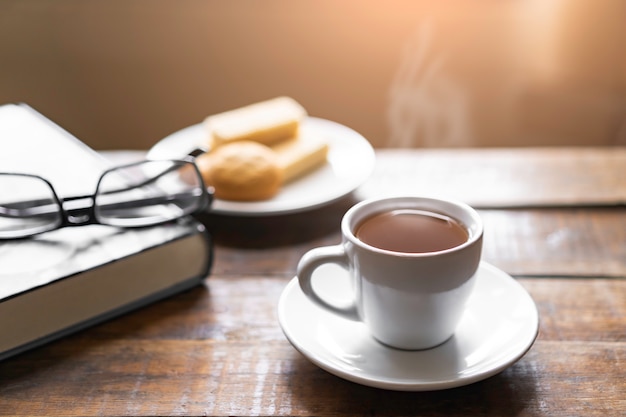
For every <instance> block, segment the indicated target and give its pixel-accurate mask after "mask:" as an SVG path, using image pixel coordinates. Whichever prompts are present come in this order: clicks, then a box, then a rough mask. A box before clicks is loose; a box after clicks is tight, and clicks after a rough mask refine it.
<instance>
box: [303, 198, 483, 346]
mask: <svg viewBox="0 0 626 417" xmlns="http://www.w3.org/2000/svg"><path fill="white" fill-rule="evenodd" d="M394 210H419V211H423V212H428V213H435V214H436V215H442V216H446V217H449V218H451V219H454V220H456V222H458V223H459V224H460V225H462V226H463V227H464V228H465V230H466V232H467V235H468V237H467V240H465V241H464V242H463V243H461V244H459V245H458V246H455V247H452V248H449V249H444V250H439V251H433V252H418V253H412V252H395V251H391V250H385V249H380V248H377V247H375V246H372V245H369V244H366V243H364V242H363V241H361V240H360V239H359V238H357V237H356V235H355V233H356V228H357V227H358V226H359V225H360V224H361V223H362V222H363V221H364V220H365V219H368V218H371V216H373V215H375V214H378V213H383V212H391V211H394ZM341 233H342V243H341V244H339V245H336V246H325V247H319V248H315V249H312V250H310V251H309V252H307V253H306V254H305V255H304V256H303V257H302V258H301V260H300V262H299V264H298V269H297V276H298V281H299V284H300V288H301V289H302V291H303V292H304V294H305V295H306V296H307V297H308V298H309V299H310V300H312V301H313V302H314V303H316V304H317V305H319V306H320V307H322V308H324V309H326V310H328V311H331V312H333V313H335V314H338V315H340V316H343V317H344V318H349V319H353V320H360V321H362V322H363V323H365V325H366V326H367V328H368V329H369V331H370V333H371V334H372V336H373V337H374V338H375V339H377V340H378V341H379V342H381V343H383V344H385V345H388V346H391V347H395V348H399V349H408V350H417V349H427V348H432V347H434V346H437V345H439V344H441V343H443V342H445V341H446V340H448V339H449V338H450V337H451V336H452V335H453V334H454V331H455V329H456V327H457V325H458V323H459V321H460V319H461V316H462V314H463V312H464V309H465V304H466V301H467V299H468V298H469V296H470V294H471V291H472V288H473V284H474V280H475V279H474V278H475V275H476V271H477V270H478V266H479V263H480V258H481V251H482V238H483V223H482V220H481V218H480V216H479V215H478V213H477V212H476V211H475V210H474V209H473V208H471V207H470V206H468V205H467V204H464V203H460V202H455V201H451V200H443V199H437V198H427V197H412V196H408V197H387V198H380V199H371V200H366V201H362V202H360V203H358V204H356V205H355V206H353V207H352V208H350V209H349V210H348V211H347V212H346V214H345V215H344V217H343V219H342V221H341ZM419 238H420V237H419V236H415V239H419ZM328 263H333V264H338V265H340V266H342V267H344V268H346V269H347V270H348V271H349V276H350V279H351V281H352V287H353V289H354V300H353V302H352V303H351V305H350V306H348V307H345V306H339V305H335V304H333V303H332V302H330V301H329V300H327V299H325V298H324V297H323V296H322V295H321V294H319V293H318V292H317V291H316V290H315V285H314V279H313V277H314V271H315V270H316V269H317V268H318V267H320V266H322V265H324V264H328Z"/></svg>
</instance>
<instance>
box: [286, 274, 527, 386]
mask: <svg viewBox="0 0 626 417" xmlns="http://www.w3.org/2000/svg"><path fill="white" fill-rule="evenodd" d="M321 271H325V272H321ZM320 272H321V275H323V276H320V277H319V278H322V279H320V280H319V281H322V283H321V284H322V285H323V286H326V287H327V286H328V284H329V283H331V281H335V282H337V280H339V281H344V282H345V281H347V279H342V278H347V277H346V276H345V274H346V272H345V271H344V270H342V269H340V268H339V267H334V266H333V267H332V268H327V266H324V267H322V268H318V273H320ZM342 274H343V276H341V275H342ZM326 290H327V288H326ZM335 290H337V288H335ZM339 290H340V291H345V289H341V288H340V289H339ZM320 291H324V288H321V289H320ZM278 319H279V322H280V325H281V327H282V329H283V332H284V333H285V336H286V337H287V339H288V340H289V341H290V342H291V344H292V345H293V346H294V347H295V348H296V349H297V350H298V351H300V352H301V353H302V354H303V355H304V356H306V357H307V358H308V359H309V360H310V361H312V362H313V363H315V364H316V365H318V366H319V367H321V368H322V369H325V370H326V371H328V372H330V373H332V374H334V375H336V376H339V377H341V378H344V379H347V380H349V381H353V382H356V383H359V384H363V385H368V386H372V387H377V388H384V389H389V390H398V391H431V390H440V389H447V388H453V387H458V386H462V385H467V384H471V383H473V382H476V381H480V380H482V379H485V378H488V377H490V376H492V375H495V374H497V373H499V372H501V371H502V370H504V369H505V368H507V367H508V366H510V365H512V364H513V363H515V362H516V361H517V360H519V359H520V358H521V357H522V356H523V355H524V354H525V353H526V352H527V351H528V350H529V349H530V347H531V346H532V344H533V343H534V341H535V339H536V337H537V333H538V330H539V315H538V312H537V307H536V306H535V303H534V301H533V300H532V298H531V297H530V295H529V294H528V293H527V292H526V290H525V289H524V288H523V287H522V286H521V285H520V284H519V283H518V282H517V281H516V280H515V279H513V278H512V277H511V276H509V275H508V274H506V273H505V272H503V271H501V270H499V269H498V268H496V267H494V266H492V265H490V264H487V263H485V262H483V263H481V266H480V269H479V271H478V277H477V280H476V286H475V290H474V293H473V294H472V296H471V298H470V300H469V301H468V307H467V311H466V313H465V315H464V316H463V318H462V320H461V323H460V324H459V327H458V328H457V331H456V334H455V335H454V336H453V337H452V338H451V339H449V340H448V341H447V342H445V343H444V344H442V345H440V346H438V347H435V348H433V349H429V350H422V351H403V350H398V349H393V348H389V347H386V346H384V345H382V344H380V343H378V342H377V341H375V340H374V339H373V338H372V337H371V336H370V335H369V333H368V331H367V330H366V328H365V327H364V325H363V324H362V323H360V322H355V321H350V320H346V319H343V318H340V317H338V316H335V315H334V314H332V313H329V312H327V311H325V310H322V309H320V308H319V307H317V306H316V305H314V304H313V303H311V302H310V301H309V299H308V298H306V296H305V295H304V294H303V293H302V291H301V290H300V286H299V285H298V281H297V278H294V279H293V280H291V282H289V284H288V285H287V287H286V288H285V290H284V291H283V293H282V295H281V297H280V301H279V304H278Z"/></svg>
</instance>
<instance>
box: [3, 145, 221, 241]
mask: <svg viewBox="0 0 626 417" xmlns="http://www.w3.org/2000/svg"><path fill="white" fill-rule="evenodd" d="M150 162H171V163H172V164H173V165H172V167H173V168H174V167H175V168H176V169H181V166H180V165H182V164H184V165H185V166H189V167H190V168H191V169H192V170H193V171H194V173H195V175H196V179H197V181H198V187H199V188H200V190H201V195H200V197H199V201H198V203H197V205H195V207H194V208H193V210H190V211H189V212H188V213H183V214H181V215H180V216H176V217H173V218H169V219H165V220H161V221H157V222H150V223H146V224H141V225H133V226H123V227H124V228H141V227H149V226H156V225H159V224H164V223H168V222H170V221H174V220H177V219H179V218H181V217H184V216H186V215H192V214H195V213H198V212H201V211H203V210H205V209H207V208H208V207H210V206H211V204H212V203H213V191H212V188H207V187H206V185H205V183H204V180H203V178H202V174H201V173H200V170H199V169H198V166H197V165H196V164H195V162H194V158H193V157H192V156H189V157H186V158H183V159H166V160H149V159H145V160H141V161H136V162H132V163H128V164H123V165H116V166H113V167H110V168H107V169H106V170H104V171H103V172H102V174H101V175H100V178H99V179H98V182H97V183H96V188H95V190H94V192H93V193H91V194H86V195H79V196H70V197H64V198H59V195H58V193H57V191H56V189H55V188H54V186H53V184H52V183H51V182H50V181H48V180H47V179H46V178H44V177H42V176H40V175H37V174H30V173H21V172H0V175H15V176H21V177H29V178H37V179H38V180H40V181H43V182H44V183H45V184H46V185H47V186H48V187H49V188H50V191H51V192H52V194H51V200H52V201H51V202H50V204H51V205H54V206H55V210H54V212H55V213H59V220H60V221H58V222H57V223H55V224H52V223H51V224H50V225H49V227H42V230H36V231H33V232H29V233H27V234H24V235H19V234H16V235H15V237H3V236H1V235H0V241H2V240H9V239H21V238H28V237H31V236H36V235H39V234H42V233H47V232H51V231H53V230H58V229H62V228H65V227H76V226H86V225H91V224H101V225H108V226H117V227H121V226H119V224H115V223H113V222H109V221H106V220H103V219H102V218H100V216H99V215H98V213H97V211H96V197H97V196H98V195H99V193H98V191H99V190H100V187H101V183H102V180H103V178H104V177H106V175H107V174H109V173H111V172H113V171H117V170H121V169H127V168H132V167H134V166H139V165H142V164H146V163H150ZM170 171H171V169H168V170H165V171H164V172H161V173H159V175H156V176H154V177H150V178H147V179H146V181H144V182H142V183H139V184H133V186H132V187H129V188H127V189H124V190H116V191H126V190H130V189H134V188H140V187H143V186H145V185H147V184H149V183H150V182H153V181H155V180H157V179H158V178H160V177H161V176H163V175H165V174H166V173H168V172H170ZM152 199H155V200H157V198H154V197H148V198H143V199H140V200H134V201H132V202H122V203H116V207H117V206H120V207H121V206H123V205H125V204H133V203H135V204H136V203H137V202H142V203H144V204H145V203H146V202H148V201H150V200H152ZM80 200H88V201H89V202H90V203H89V204H88V205H82V206H79V207H75V208H69V209H68V208H66V204H67V203H68V202H72V201H80ZM167 200H171V201H175V200H176V195H172V196H169V198H168V199H167ZM167 200H166V201H167ZM158 201H160V202H161V203H163V202H164V200H163V197H159V198H158ZM166 201H165V202H166Z"/></svg>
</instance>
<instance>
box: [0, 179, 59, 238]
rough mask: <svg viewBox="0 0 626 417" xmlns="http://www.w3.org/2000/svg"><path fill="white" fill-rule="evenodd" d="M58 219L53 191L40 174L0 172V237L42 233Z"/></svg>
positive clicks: (56, 203) (55, 223) (57, 207)
mask: <svg viewBox="0 0 626 417" xmlns="http://www.w3.org/2000/svg"><path fill="white" fill-rule="evenodd" d="M61 223H62V216H61V210H60V208H59V204H58V201H57V199H56V197H55V194H54V191H53V190H52V187H51V186H50V184H49V183H47V182H46V181H44V180H43V179H42V178H39V177H35V176H29V175H19V174H0V238H7V237H9V238H15V237H23V236H29V235H32V234H37V233H42V232H45V231H48V230H52V229H55V228H57V227H58V226H59V225H60V224H61Z"/></svg>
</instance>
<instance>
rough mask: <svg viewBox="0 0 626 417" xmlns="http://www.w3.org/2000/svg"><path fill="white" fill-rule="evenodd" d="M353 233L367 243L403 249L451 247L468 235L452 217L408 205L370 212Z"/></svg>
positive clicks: (438, 249) (443, 248)
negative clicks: (409, 207)
mask: <svg viewBox="0 0 626 417" xmlns="http://www.w3.org/2000/svg"><path fill="white" fill-rule="evenodd" d="M355 235H356V237H357V238H359V239H360V240H361V241H362V242H365V243H367V244H368V245H370V246H374V247H377V248H380V249H386V250H390V251H394V252H405V253H424V252H436V251H440V250H445V249H450V248H453V247H455V246H459V245H461V244H462V243H464V242H466V241H467V240H468V238H469V235H468V232H467V230H466V229H465V228H464V227H463V226H462V225H461V224H459V222H457V221H456V220H454V219H451V218H449V217H446V216H443V215H439V214H435V213H430V212H427V211H422V210H410V209H409V210H405V209H403V210H395V211H388V212H384V213H379V214H375V215H373V216H370V217H368V218H366V219H365V220H363V221H362V222H361V223H360V224H359V225H357V228H356V232H355Z"/></svg>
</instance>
